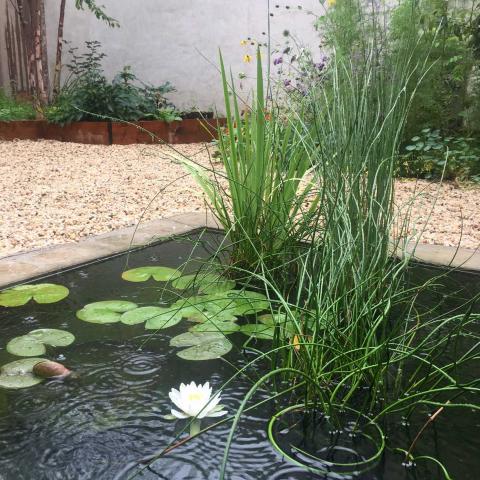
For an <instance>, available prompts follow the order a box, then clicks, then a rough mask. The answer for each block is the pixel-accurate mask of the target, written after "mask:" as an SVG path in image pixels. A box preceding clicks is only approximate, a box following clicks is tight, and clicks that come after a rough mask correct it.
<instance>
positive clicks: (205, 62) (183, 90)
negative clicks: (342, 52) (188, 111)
mask: <svg viewBox="0 0 480 480" xmlns="http://www.w3.org/2000/svg"><path fill="white" fill-rule="evenodd" d="M3 1H5V0H3ZM45 1H46V14H47V31H48V49H49V57H50V64H51V70H50V72H51V77H53V62H54V57H55V45H56V34H57V22H58V4H59V0H45ZM0 3H2V0H0ZM73 4H74V2H73V0H68V1H67V11H66V16H65V39H66V40H68V41H69V42H71V46H77V47H80V48H81V47H82V45H83V42H84V41H85V40H98V41H100V42H101V43H102V45H103V47H104V48H103V50H104V52H105V53H106V54H107V58H105V60H104V67H105V71H106V73H107V75H108V76H109V77H113V76H114V74H115V73H117V72H118V71H120V70H121V68H122V67H123V66H124V65H131V66H132V69H133V71H134V72H135V74H136V75H137V76H138V77H139V78H141V79H142V80H143V81H145V82H149V83H152V84H160V83H163V82H165V81H167V80H168V81H170V82H171V83H172V84H173V85H174V86H175V87H176V88H177V92H176V93H174V94H172V95H171V96H170V98H171V100H172V101H173V102H174V103H175V104H176V105H177V106H178V107H179V108H191V107H196V108H200V109H207V108H210V107H213V106H218V107H219V108H220V109H221V106H222V103H223V101H222V98H223V94H222V88H221V83H220V77H219V73H218V70H217V68H218V49H219V48H221V50H222V53H223V55H224V59H225V63H226V65H228V66H230V67H231V68H232V71H233V72H234V75H235V76H237V75H238V73H239V72H243V73H245V74H246V75H247V77H250V82H251V80H252V77H254V75H255V62H254V61H252V62H251V63H244V62H243V56H244V55H245V54H246V53H248V54H251V55H252V56H254V54H255V48H256V47H255V46H252V45H248V46H242V45H240V42H241V40H243V39H247V38H248V37H251V38H252V39H253V40H258V41H266V39H267V37H266V36H265V35H262V32H266V31H267V22H268V13H267V0H202V1H201V0H136V1H135V0H102V1H101V2H99V4H104V5H105V8H106V11H107V13H108V14H109V15H110V16H112V17H114V18H115V19H117V20H118V21H119V22H120V25H121V27H120V28H116V29H111V28H108V26H107V25H105V24H104V23H102V22H101V21H99V20H97V19H96V18H95V17H94V16H93V15H92V14H91V13H90V12H88V11H83V12H82V11H77V10H76V9H75V8H74V6H73ZM271 4H272V13H273V16H272V17H270V19H271V29H272V34H271V38H272V44H273V45H279V46H281V45H283V44H284V42H285V38H284V37H283V31H284V30H288V31H289V32H291V33H292V34H293V35H295V36H296V37H298V38H300V39H301V40H302V42H304V43H305V44H307V45H309V46H312V47H315V46H316V45H318V35H317V33H316V32H315V30H314V28H313V22H314V20H315V17H314V16H313V15H312V14H311V13H309V11H314V12H315V13H316V14H318V13H319V12H320V11H321V7H320V4H319V0H297V1H292V0H281V1H275V0H272V1H271ZM299 4H300V5H301V6H302V9H301V10H300V9H298V5H299ZM275 5H279V6H280V8H275ZM287 6H288V7H290V8H289V9H287V8H286V7H287ZM0 9H1V6H0ZM0 11H1V10H0ZM65 53H66V52H65ZM64 60H65V61H66V62H68V55H65V58H64ZM242 84H243V86H244V91H245V92H247V91H249V89H250V88H249V85H251V83H250V84H249V80H248V78H247V79H246V80H244V81H242Z"/></svg>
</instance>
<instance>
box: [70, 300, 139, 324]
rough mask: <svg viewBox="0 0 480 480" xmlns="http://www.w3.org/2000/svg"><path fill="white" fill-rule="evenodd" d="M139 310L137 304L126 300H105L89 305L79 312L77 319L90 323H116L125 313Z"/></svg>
mask: <svg viewBox="0 0 480 480" xmlns="http://www.w3.org/2000/svg"><path fill="white" fill-rule="evenodd" d="M134 308H137V304H136V303H133V302H128V301H126V300H104V301H102V302H95V303H89V304H88V305H85V306H84V307H83V308H82V309H81V310H78V312H77V318H79V319H80V320H83V321H84V322H90V323H116V322H119V321H120V318H121V316H122V314H123V313H125V312H128V311H129V310H133V309H134Z"/></svg>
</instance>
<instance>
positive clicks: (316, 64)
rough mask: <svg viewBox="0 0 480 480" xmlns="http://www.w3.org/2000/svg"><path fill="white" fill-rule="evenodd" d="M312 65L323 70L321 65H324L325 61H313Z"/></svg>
mask: <svg viewBox="0 0 480 480" xmlns="http://www.w3.org/2000/svg"><path fill="white" fill-rule="evenodd" d="M313 66H314V67H315V68H316V69H318V70H323V67H325V63H324V62H318V63H314V64H313Z"/></svg>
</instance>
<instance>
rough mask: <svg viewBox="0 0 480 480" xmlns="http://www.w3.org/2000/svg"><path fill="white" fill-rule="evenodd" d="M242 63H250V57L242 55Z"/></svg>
mask: <svg viewBox="0 0 480 480" xmlns="http://www.w3.org/2000/svg"><path fill="white" fill-rule="evenodd" d="M243 61H244V62H245V63H250V62H251V61H252V56H251V55H244V56H243Z"/></svg>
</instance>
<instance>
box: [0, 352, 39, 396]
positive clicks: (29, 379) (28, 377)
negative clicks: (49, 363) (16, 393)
mask: <svg viewBox="0 0 480 480" xmlns="http://www.w3.org/2000/svg"><path fill="white" fill-rule="evenodd" d="M43 361H45V359H44V358H23V359H22V360H15V361H14V362H10V363H7V364H6V365H3V366H2V367H1V368H0V388H7V389H18V388H28V387H33V386H34V385H37V384H39V383H41V382H43V378H41V377H38V376H36V375H34V374H33V367H34V366H35V365H36V364H37V363H39V362H43Z"/></svg>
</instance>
